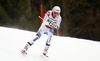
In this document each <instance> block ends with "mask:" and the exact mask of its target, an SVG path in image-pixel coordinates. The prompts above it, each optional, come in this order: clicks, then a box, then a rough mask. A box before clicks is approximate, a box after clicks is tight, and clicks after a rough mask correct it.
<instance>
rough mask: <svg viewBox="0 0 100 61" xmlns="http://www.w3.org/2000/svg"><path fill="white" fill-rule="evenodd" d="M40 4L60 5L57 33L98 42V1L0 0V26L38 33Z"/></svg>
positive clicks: (46, 7) (99, 20)
mask: <svg viewBox="0 0 100 61" xmlns="http://www.w3.org/2000/svg"><path fill="white" fill-rule="evenodd" d="M41 4H42V5H43V13H46V11H48V10H51V9H52V8H53V7H54V6H55V5H58V6H60V7H61V16H62V22H61V27H60V29H59V33H60V36H70V37H76V38H83V39H89V40H94V41H100V0H0V26H5V27H11V28H18V29H23V30H28V31H34V32H37V30H38V28H39V27H40V25H41V19H39V18H38V16H40V15H41V12H40V11H41V9H40V5H41ZM55 35H56V30H55Z"/></svg>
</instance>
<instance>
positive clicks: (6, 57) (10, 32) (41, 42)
mask: <svg viewBox="0 0 100 61" xmlns="http://www.w3.org/2000/svg"><path fill="white" fill-rule="evenodd" d="M35 34H36V32H30V31H25V30H19V29H14V28H6V27H0V61H100V42H96V41H91V40H85V39H78V38H71V37H63V36H55V35H54V36H53V38H52V41H51V46H50V48H49V52H48V55H49V58H48V59H45V58H44V57H42V56H41V54H42V52H43V49H44V47H45V43H46V40H47V35H45V34H43V35H42V37H41V38H40V39H38V40H37V41H36V42H35V43H34V45H33V46H31V47H30V48H29V50H28V51H27V52H28V55H27V56H23V55H22V54H21V53H20V50H21V49H22V48H23V47H24V46H25V44H26V43H27V41H30V40H31V39H33V38H34V36H35Z"/></svg>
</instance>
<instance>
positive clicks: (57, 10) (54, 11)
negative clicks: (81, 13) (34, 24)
mask: <svg viewBox="0 0 100 61" xmlns="http://www.w3.org/2000/svg"><path fill="white" fill-rule="evenodd" d="M52 12H53V13H54V14H58V15H59V14H60V12H61V9H60V7H59V6H54V7H53V9H52Z"/></svg>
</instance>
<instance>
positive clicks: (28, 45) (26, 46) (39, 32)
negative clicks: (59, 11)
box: [21, 29, 43, 54]
mask: <svg viewBox="0 0 100 61" xmlns="http://www.w3.org/2000/svg"><path fill="white" fill-rule="evenodd" d="M42 33H43V32H41V31H40V29H39V30H38V31H37V34H36V36H35V38H34V39H32V40H31V41H29V42H27V44H26V45H25V47H24V48H23V50H22V51H21V52H22V53H25V54H27V53H26V51H27V50H28V49H29V47H30V46H32V45H33V44H34V42H35V41H36V40H37V39H39V38H40V37H41V34H42Z"/></svg>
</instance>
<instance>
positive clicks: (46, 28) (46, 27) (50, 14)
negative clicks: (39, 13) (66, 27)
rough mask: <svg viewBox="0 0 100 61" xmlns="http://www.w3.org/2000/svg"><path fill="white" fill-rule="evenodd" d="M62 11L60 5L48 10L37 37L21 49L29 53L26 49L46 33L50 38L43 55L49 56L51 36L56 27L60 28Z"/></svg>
mask: <svg viewBox="0 0 100 61" xmlns="http://www.w3.org/2000/svg"><path fill="white" fill-rule="evenodd" d="M60 12H61V9H60V7H59V6H54V7H53V9H52V10H49V11H47V12H46V14H45V16H44V19H43V23H42V24H41V26H40V28H39V29H38V31H37V34H36V36H35V38H34V39H33V40H31V41H29V42H27V44H26V45H25V47H24V48H23V49H22V50H21V53H22V54H27V52H26V51H27V50H28V48H29V47H30V46H32V45H33V44H34V42H35V41H36V40H38V39H39V38H40V37H41V36H42V34H44V33H46V34H47V35H48V39H47V41H46V45H45V48H44V51H43V55H44V56H45V57H48V56H47V52H48V49H49V46H50V42H51V38H52V36H53V34H54V29H55V28H57V29H59V28H60V23H61V16H60Z"/></svg>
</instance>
